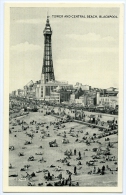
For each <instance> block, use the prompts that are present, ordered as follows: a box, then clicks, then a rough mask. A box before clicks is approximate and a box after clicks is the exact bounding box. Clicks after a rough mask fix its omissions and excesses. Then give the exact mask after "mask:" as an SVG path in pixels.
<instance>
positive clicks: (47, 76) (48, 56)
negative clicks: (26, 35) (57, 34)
mask: <svg viewBox="0 0 126 195" xmlns="http://www.w3.org/2000/svg"><path fill="white" fill-rule="evenodd" d="M43 35H44V57H43V67H42V83H47V82H48V81H55V76H54V69H53V60H52V43H51V35H52V30H51V26H50V23H49V17H48V16H47V20H46V26H45V29H44V31H43Z"/></svg>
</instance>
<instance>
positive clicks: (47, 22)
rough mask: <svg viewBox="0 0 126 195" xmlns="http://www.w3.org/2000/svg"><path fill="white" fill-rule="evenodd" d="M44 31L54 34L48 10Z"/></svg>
mask: <svg viewBox="0 0 126 195" xmlns="http://www.w3.org/2000/svg"><path fill="white" fill-rule="evenodd" d="M43 33H44V34H52V30H51V26H50V23H49V16H48V12H47V19H46V25H45V29H44V31H43Z"/></svg>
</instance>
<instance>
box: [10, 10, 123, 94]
mask: <svg viewBox="0 0 126 195" xmlns="http://www.w3.org/2000/svg"><path fill="white" fill-rule="evenodd" d="M47 12H48V14H49V16H50V24H51V28H52V30H53V34H52V55H53V66H54V73H55V78H56V80H60V81H68V82H69V83H70V84H75V83H76V82H81V83H83V84H88V85H91V86H92V87H100V88H108V87H112V86H113V87H118V82H119V74H118V72H119V9H118V8H83V7H80V8H42V7H39V8H21V7H19V8H11V9H10V69H9V87H10V89H9V91H10V92H11V91H12V90H15V89H18V88H23V86H24V85H25V84H27V83H28V82H29V81H30V80H33V81H36V80H40V76H41V70H42V63H43V50H44V36H43V29H44V27H45V23H46V17H47ZM52 15H117V16H118V18H116V19H115V18H113V19H110V18H109V19H106V18H101V19H100V18H96V19H94V18H92V19H91V18H90V19H87V18H85V19H84V18H76V19H75V18H74V19H73V18H70V19H68V18H54V17H52Z"/></svg>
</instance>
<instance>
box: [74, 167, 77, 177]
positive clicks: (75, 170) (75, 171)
mask: <svg viewBox="0 0 126 195" xmlns="http://www.w3.org/2000/svg"><path fill="white" fill-rule="evenodd" d="M74 174H75V175H77V168H76V166H74Z"/></svg>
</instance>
